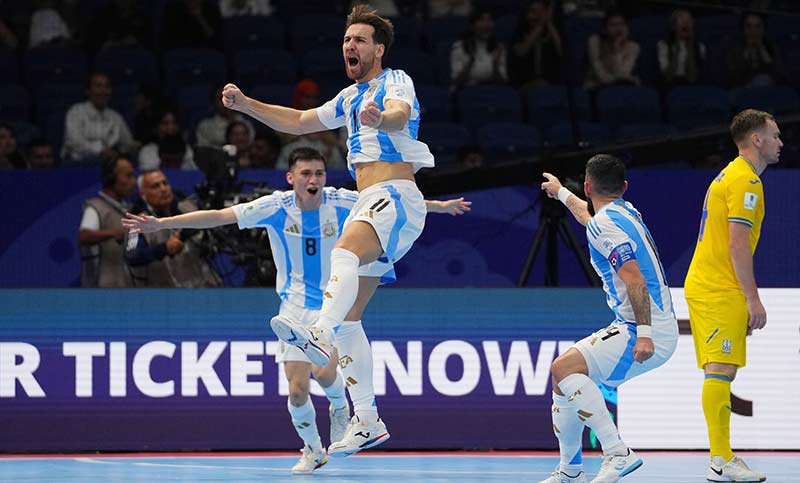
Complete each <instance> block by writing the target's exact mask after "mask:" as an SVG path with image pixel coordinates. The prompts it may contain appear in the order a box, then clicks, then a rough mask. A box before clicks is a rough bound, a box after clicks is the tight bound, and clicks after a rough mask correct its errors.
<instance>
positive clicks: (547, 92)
mask: <svg viewBox="0 0 800 483" xmlns="http://www.w3.org/2000/svg"><path fill="white" fill-rule="evenodd" d="M567 94H568V92H567V89H566V87H563V86H544V87H537V88H535V89H531V90H529V91H528V92H527V96H526V97H527V99H526V100H527V104H528V117H529V118H530V122H531V123H533V124H535V125H536V126H538V127H539V129H546V128H548V127H550V126H552V125H553V124H556V123H558V122H567V121H569V120H570V103H569V98H568V97H567ZM572 96H573V103H574V106H575V109H576V115H577V118H578V120H579V121H588V120H590V119H591V117H592V107H591V103H590V99H589V94H588V93H587V92H586V91H585V90H583V89H573V90H572Z"/></svg>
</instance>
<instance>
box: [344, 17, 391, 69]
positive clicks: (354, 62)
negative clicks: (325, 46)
mask: <svg viewBox="0 0 800 483" xmlns="http://www.w3.org/2000/svg"><path fill="white" fill-rule="evenodd" d="M374 34H375V28H374V27H372V25H367V24H363V23H357V24H353V25H351V26H350V27H348V29H347V32H345V33H344V41H343V42H342V55H343V56H344V70H345V72H346V73H347V77H348V78H350V79H351V80H354V81H356V82H362V81H364V80H368V79H367V76H369V75H370V74H372V73H374V72H373V71H374V70H375V69H376V68H380V62H381V57H383V51H384V46H383V44H376V43H375V41H374V39H373V37H372V36H373V35H374Z"/></svg>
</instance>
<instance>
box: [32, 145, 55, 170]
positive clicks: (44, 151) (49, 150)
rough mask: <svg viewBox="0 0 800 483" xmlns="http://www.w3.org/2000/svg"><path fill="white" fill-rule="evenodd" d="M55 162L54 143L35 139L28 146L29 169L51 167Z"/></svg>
mask: <svg viewBox="0 0 800 483" xmlns="http://www.w3.org/2000/svg"><path fill="white" fill-rule="evenodd" d="M55 164H56V159H55V153H54V152H53V145H52V144H50V143H48V142H47V141H45V140H44V139H34V140H33V142H31V145H30V147H29V148H28V169H50V168H52V167H54V166H55Z"/></svg>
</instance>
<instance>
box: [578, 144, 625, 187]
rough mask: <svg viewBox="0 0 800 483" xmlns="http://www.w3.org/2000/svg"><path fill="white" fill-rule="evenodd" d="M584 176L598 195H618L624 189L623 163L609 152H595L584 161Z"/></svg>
mask: <svg viewBox="0 0 800 483" xmlns="http://www.w3.org/2000/svg"><path fill="white" fill-rule="evenodd" d="M586 176H587V177H588V178H591V183H592V188H594V190H595V191H596V192H597V194H598V195H600V196H619V195H622V192H623V191H624V189H625V163H623V162H622V161H621V160H620V159H619V158H616V157H614V156H612V155H610V154H597V155H594V156H592V157H591V158H590V159H589V161H587V162H586Z"/></svg>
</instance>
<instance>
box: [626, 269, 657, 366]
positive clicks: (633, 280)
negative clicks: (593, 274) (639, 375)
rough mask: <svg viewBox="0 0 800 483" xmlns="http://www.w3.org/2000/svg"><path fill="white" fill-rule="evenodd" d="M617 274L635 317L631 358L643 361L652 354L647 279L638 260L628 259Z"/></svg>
mask: <svg viewBox="0 0 800 483" xmlns="http://www.w3.org/2000/svg"><path fill="white" fill-rule="evenodd" d="M617 275H619V278H621V279H622V281H623V282H624V283H625V288H626V289H627V291H628V298H630V301H631V306H632V307H633V316H634V317H636V334H637V335H638V337H637V339H636V345H634V346H633V359H634V360H635V361H636V362H644V361H646V360H647V359H649V358H651V357H652V356H653V353H654V352H655V346H654V345H653V336H652V330H653V329H652V325H651V318H650V292H649V291H648V290H647V280H645V278H644V275H642V271H641V269H640V268H639V262H637V261H636V260H628V261H627V262H625V263H624V264H623V265H622V266H621V267H619V269H618V270H617Z"/></svg>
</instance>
